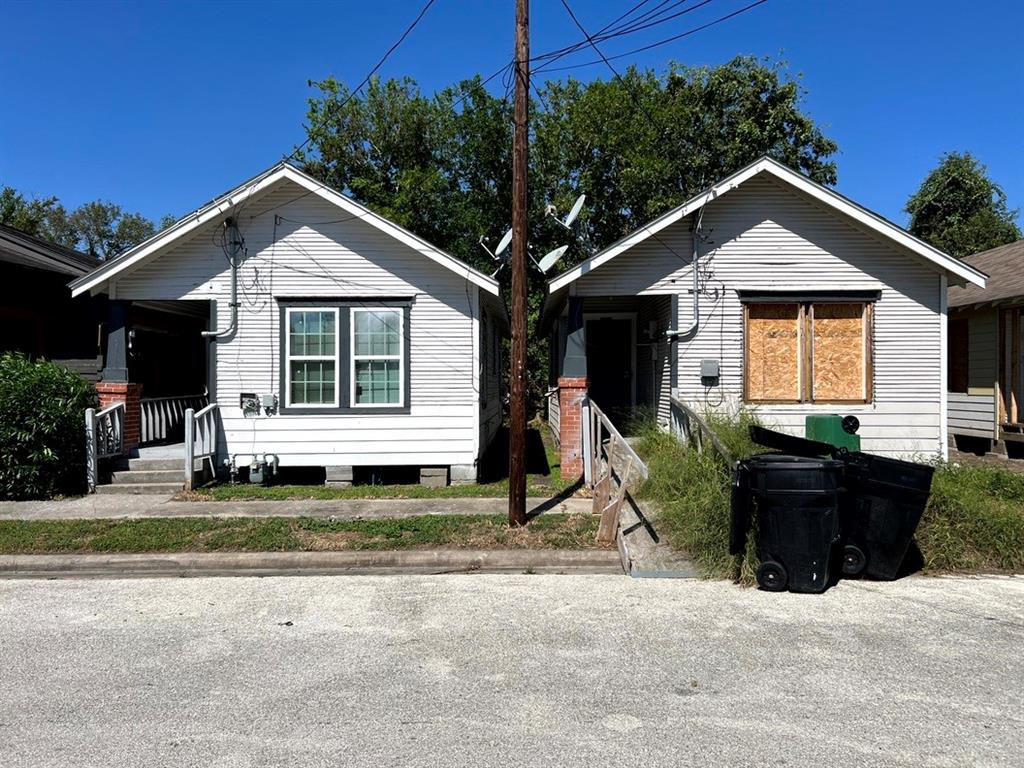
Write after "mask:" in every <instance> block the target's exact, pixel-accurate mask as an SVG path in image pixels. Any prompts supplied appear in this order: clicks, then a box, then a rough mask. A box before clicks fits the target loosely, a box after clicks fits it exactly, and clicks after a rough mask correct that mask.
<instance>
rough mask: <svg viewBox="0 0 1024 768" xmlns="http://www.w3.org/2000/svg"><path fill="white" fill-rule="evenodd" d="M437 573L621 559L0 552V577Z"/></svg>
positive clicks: (560, 569) (561, 567)
mask: <svg viewBox="0 0 1024 768" xmlns="http://www.w3.org/2000/svg"><path fill="white" fill-rule="evenodd" d="M444 573H573V574H611V573H614V574H620V575H621V574H622V564H621V562H620V561H619V553H618V552H616V551H615V550H586V549H583V550H578V549H574V550H542V549H506V550H485V549H440V550H388V551H380V552H179V553H154V554H90V555H0V578H3V579H19V578H20V579H32V578H44V579H61V578H129V577H140V576H141V577H145V576H150V577H157V576H159V577H166V576H181V577H187V576H314V575H344V574H349V575H369V574H444Z"/></svg>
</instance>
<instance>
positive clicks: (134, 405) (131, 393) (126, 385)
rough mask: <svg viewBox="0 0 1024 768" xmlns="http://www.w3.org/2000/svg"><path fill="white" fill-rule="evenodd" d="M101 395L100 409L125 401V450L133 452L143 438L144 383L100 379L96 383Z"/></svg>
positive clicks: (97, 390)
mask: <svg viewBox="0 0 1024 768" xmlns="http://www.w3.org/2000/svg"><path fill="white" fill-rule="evenodd" d="M96 392H97V393H98V394H99V396H100V410H103V409H104V408H109V407H110V406H112V405H113V404H114V403H124V450H125V453H126V454H128V453H131V451H132V449H133V448H136V447H137V446H138V444H139V442H141V440H142V405H141V403H140V402H139V401H140V400H141V399H142V385H141V384H133V383H132V382H130V381H100V382H97V383H96Z"/></svg>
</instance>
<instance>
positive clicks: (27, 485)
mask: <svg viewBox="0 0 1024 768" xmlns="http://www.w3.org/2000/svg"><path fill="white" fill-rule="evenodd" d="M96 402H97V397H96V391H95V389H94V388H93V387H92V385H91V384H89V383H88V382H85V381H83V380H82V379H81V378H80V377H79V376H78V375H77V374H75V373H73V372H72V371H69V370H67V369H66V368H62V367H61V366H59V365H55V364H53V363H50V362H47V361H45V360H39V361H33V360H30V359H29V358H27V357H26V356H25V355H22V354H17V353H14V354H4V355H2V356H0V498H3V499H44V498H51V497H53V496H57V495H68V494H75V493H82V492H84V490H85V431H84V430H85V426H84V424H85V421H84V413H85V409H86V408H92V407H95V406H96Z"/></svg>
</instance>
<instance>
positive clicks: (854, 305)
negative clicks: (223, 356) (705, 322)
mask: <svg viewBox="0 0 1024 768" xmlns="http://www.w3.org/2000/svg"><path fill="white" fill-rule="evenodd" d="M744 317H745V322H744V336H745V344H744V379H743V389H744V399H745V400H746V401H747V402H751V403H867V402H870V401H871V394H872V392H871V390H872V381H871V379H872V376H871V347H872V343H871V340H872V322H871V321H872V304H871V303H870V302H862V301H839V300H823V301H799V300H793V301H786V300H780V301H773V302H770V303H756V302H751V303H747V304H745V306H744Z"/></svg>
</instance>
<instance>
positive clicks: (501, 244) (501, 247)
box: [494, 227, 512, 259]
mask: <svg viewBox="0 0 1024 768" xmlns="http://www.w3.org/2000/svg"><path fill="white" fill-rule="evenodd" d="M511 242H512V228H511V227H509V230H508V232H506V233H505V234H504V235H503V236H502V238H501V240H499V241H498V247H497V248H495V249H494V255H495V256H496V257H498V258H499V259H500V258H501V255H502V254H503V253H504V252H505V251H507V250H508V245H509V243H511Z"/></svg>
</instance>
